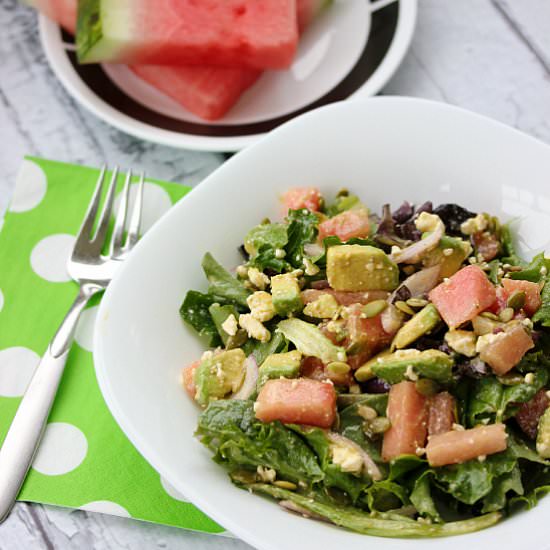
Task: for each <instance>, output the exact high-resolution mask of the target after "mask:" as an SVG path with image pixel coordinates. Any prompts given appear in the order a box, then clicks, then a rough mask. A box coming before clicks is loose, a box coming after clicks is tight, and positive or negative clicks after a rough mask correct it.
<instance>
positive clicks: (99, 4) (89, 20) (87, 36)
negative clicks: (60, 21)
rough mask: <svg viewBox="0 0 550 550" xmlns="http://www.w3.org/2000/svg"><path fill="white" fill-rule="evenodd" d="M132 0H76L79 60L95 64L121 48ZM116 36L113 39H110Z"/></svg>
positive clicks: (126, 37) (125, 37) (77, 51)
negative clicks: (77, 0)
mask: <svg viewBox="0 0 550 550" xmlns="http://www.w3.org/2000/svg"><path fill="white" fill-rule="evenodd" d="M131 6H132V0H79V3H78V19H77V23H76V54H77V57H78V61H79V62H80V63H98V62H101V60H102V59H106V58H109V57H110V56H112V55H113V54H114V53H115V52H117V51H120V50H122V49H123V47H124V46H123V45H124V43H125V41H126V40H127V39H128V38H129V37H128V36H126V34H127V31H126V30H125V29H127V25H126V24H125V22H126V21H128V20H129V18H130V14H131ZM113 37H115V38H113Z"/></svg>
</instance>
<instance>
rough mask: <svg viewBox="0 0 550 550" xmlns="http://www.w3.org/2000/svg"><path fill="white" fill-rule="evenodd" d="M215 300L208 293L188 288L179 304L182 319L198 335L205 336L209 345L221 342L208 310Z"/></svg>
mask: <svg viewBox="0 0 550 550" xmlns="http://www.w3.org/2000/svg"><path fill="white" fill-rule="evenodd" d="M216 302H217V300H216V298H215V297H214V296H211V295H210V294H202V293H201V292H197V291H196V290H190V291H189V292H188V293H187V294H186V296H185V299H184V300H183V303H182V304H181V306H180V315H181V317H182V319H183V320H184V321H185V322H186V323H188V324H190V325H191V326H192V327H193V328H194V329H195V330H196V331H197V332H198V333H199V336H203V337H205V338H206V339H207V341H208V345H209V346H210V347H215V346H220V345H221V344H222V341H221V338H220V335H219V333H218V329H217V328H216V325H215V324H214V321H213V320H212V316H211V315H210V311H209V308H210V306H211V305H212V304H214V303H216Z"/></svg>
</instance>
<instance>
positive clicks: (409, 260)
mask: <svg viewBox="0 0 550 550" xmlns="http://www.w3.org/2000/svg"><path fill="white" fill-rule="evenodd" d="M444 234H445V226H444V225H443V222H440V223H438V224H437V227H436V228H435V230H434V231H433V233H431V234H430V235H428V236H427V237H426V238H425V239H420V240H419V241H416V242H415V243H414V244H411V246H407V247H406V248H403V249H402V250H398V251H397V252H394V253H393V254H391V255H390V258H391V260H392V261H394V262H395V263H396V264H416V263H418V262H419V261H420V260H421V259H422V256H424V255H425V254H426V253H427V252H430V250H433V249H434V248H435V247H436V246H437V245H438V244H439V241H440V240H441V237H443V235H444Z"/></svg>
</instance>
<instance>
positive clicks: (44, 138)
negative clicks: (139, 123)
mask: <svg viewBox="0 0 550 550" xmlns="http://www.w3.org/2000/svg"><path fill="white" fill-rule="evenodd" d="M419 1H420V11H419V18H418V28H417V32H416V36H415V39H414V41H413V44H412V48H411V50H410V52H409V54H408V56H407V58H406V60H405V62H404V63H403V65H402V67H401V69H400V70H399V72H398V74H397V75H396V76H395V77H394V78H393V80H392V81H391V82H390V83H389V85H388V86H387V87H386V89H385V90H384V93H386V94H398V95H411V96H420V97H425V98H432V99H437V100H440V101H446V102H449V103H453V104H455V105H460V106H462V107H466V108H468V109H471V110H473V111H477V112H479V113H483V114H485V115H488V116H490V117H493V118H496V119H498V120H501V121H502V122H505V123H507V124H510V125H512V126H515V127H517V128H519V129H521V130H523V131H525V132H527V133H529V134H532V135H534V136H536V137H538V138H540V139H542V140H543V141H546V142H548V143H550V32H549V31H550V1H549V0H521V2H519V1H518V0H419ZM24 154H35V155H40V156H44V157H50V158H53V159H59V160H65V161H68V162H80V163H84V164H89V165H98V164H101V163H103V162H107V163H109V164H119V165H120V166H122V167H126V166H130V165H135V166H140V167H142V168H144V169H145V170H146V171H147V173H148V174H151V175H153V174H154V175H155V176H156V177H158V178H162V179H166V180H172V181H181V182H185V183H187V184H196V183H198V182H199V181H200V180H201V179H202V178H204V177H205V176H206V175H207V174H208V173H210V172H211V171H212V170H213V169H214V168H216V167H217V166H218V165H219V164H221V163H222V162H223V160H224V157H223V155H217V154H210V153H193V152H189V151H179V150H175V149H170V148H168V147H162V146H158V145H152V144H149V143H144V142H142V141H139V140H136V139H133V138H131V137H129V136H126V135H124V134H122V133H120V132H118V131H117V130H114V129H113V128H110V127H109V126H107V125H106V124H104V123H103V122H100V121H98V120H96V119H95V118H94V117H93V116H92V115H90V114H88V113H87V112H86V111H84V110H82V109H81V108H80V107H79V106H78V105H76V104H75V102H74V101H73V100H72V99H71V98H70V97H69V96H68V95H67V94H66V93H65V91H64V90H63V88H62V87H61V85H60V84H59V83H58V82H57V80H56V79H55V77H54V76H53V74H52V73H51V71H50V70H49V68H48V66H47V64H46V61H45V58H44V54H43V52H42V50H41V47H40V43H39V39H38V33H37V25H36V16H35V14H34V13H33V12H32V11H31V10H29V9H27V8H24V7H21V6H19V5H18V3H17V1H16V0H0V215H1V214H2V213H3V211H4V210H5V208H6V205H7V203H8V200H9V197H10V194H11V191H12V189H13V184H14V180H15V174H16V172H17V169H18V166H19V164H20V161H21V158H22V156H23V155H24ZM549 181H550V174H549ZM0 268H1V266H0ZM35 548H45V549H48V550H50V549H54V548H55V549H56V550H58V549H59V550H65V549H68V548H71V549H72V548H75V549H76V548H78V549H81V548H85V549H94V550H102V549H122V548H124V549H128V550H133V549H136V550H137V549H140V550H142V549H149V548H170V549H171V548H174V549H180V548H181V549H185V548H189V549H190V548H195V549H196V548H201V549H212V550H213V549H222V548H223V549H239V550H241V549H245V548H250V547H249V546H248V545H246V544H244V543H242V542H240V541H237V540H234V539H229V538H223V537H212V536H205V535H199V534H195V533H190V532H187V531H183V530H180V529H174V528H167V527H161V526H156V525H151V524H145V523H139V522H136V521H132V520H127V519H122V518H115V517H110V516H104V515H101V514H93V513H90V514H88V513H86V512H79V511H68V510H62V509H56V508H49V507H43V506H39V505H27V504H18V505H17V506H16V508H15V510H14V512H13V514H12V515H11V517H10V518H9V519H8V520H7V521H6V522H5V523H4V524H3V525H1V526H0V550H18V549H25V550H32V549H35Z"/></svg>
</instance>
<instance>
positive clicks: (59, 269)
mask: <svg viewBox="0 0 550 550" xmlns="http://www.w3.org/2000/svg"><path fill="white" fill-rule="evenodd" d="M74 241H75V237H73V236H72V235H66V234H63V233H60V234H58V235H50V236H49V237H46V238H44V239H42V240H41V241H40V242H39V243H38V244H37V245H36V246H35V247H34V248H33V250H32V252H31V266H32V269H33V271H34V272H35V273H36V274H37V275H38V276H39V277H42V278H43V279H46V281H51V282H52V283H64V282H66V281H70V280H71V277H70V276H69V273H68V272H67V262H68V260H69V258H70V256H71V254H72V251H73V246H74Z"/></svg>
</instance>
